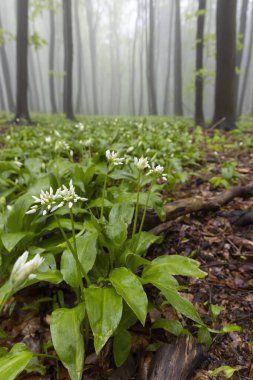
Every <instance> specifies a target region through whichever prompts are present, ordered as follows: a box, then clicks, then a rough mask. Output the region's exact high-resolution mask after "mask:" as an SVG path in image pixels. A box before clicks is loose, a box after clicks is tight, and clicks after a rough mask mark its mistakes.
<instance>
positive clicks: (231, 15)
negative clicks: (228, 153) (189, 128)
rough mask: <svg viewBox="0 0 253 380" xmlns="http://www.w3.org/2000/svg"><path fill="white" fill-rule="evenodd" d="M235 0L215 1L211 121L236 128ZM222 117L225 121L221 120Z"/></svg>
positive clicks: (229, 127) (223, 126)
mask: <svg viewBox="0 0 253 380" xmlns="http://www.w3.org/2000/svg"><path fill="white" fill-rule="evenodd" d="M236 5H237V1H236V0H217V10H216V78H215V100H214V102H215V110H214V117H213V123H217V122H218V123H219V125H220V128H222V129H224V130H231V129H233V128H235V119H236V108H235V85H236V83H235V59H236ZM223 118H225V120H224V121H222V119H223Z"/></svg>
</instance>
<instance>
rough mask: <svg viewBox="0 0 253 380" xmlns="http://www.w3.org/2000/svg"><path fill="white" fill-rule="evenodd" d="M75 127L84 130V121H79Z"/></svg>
mask: <svg viewBox="0 0 253 380" xmlns="http://www.w3.org/2000/svg"><path fill="white" fill-rule="evenodd" d="M75 127H76V128H77V129H79V130H80V131H83V130H84V125H83V123H77V124H76V125H75Z"/></svg>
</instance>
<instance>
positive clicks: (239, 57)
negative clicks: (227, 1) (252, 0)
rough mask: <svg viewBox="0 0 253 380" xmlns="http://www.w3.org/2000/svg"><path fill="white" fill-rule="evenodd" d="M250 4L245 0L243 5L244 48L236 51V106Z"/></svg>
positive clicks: (240, 31) (242, 35)
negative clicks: (237, 71)
mask: <svg viewBox="0 0 253 380" xmlns="http://www.w3.org/2000/svg"><path fill="white" fill-rule="evenodd" d="M248 5H249V0H243V2H242V7H241V15H240V29H239V34H240V36H241V41H240V42H241V44H242V48H241V49H239V50H237V52H236V67H237V69H238V70H239V74H237V75H236V77H235V88H236V106H237V105H238V104H237V102H238V97H239V94H238V92H239V81H240V72H241V63H242V56H243V53H244V51H245V46H244V43H245V32H246V26H247V11H248Z"/></svg>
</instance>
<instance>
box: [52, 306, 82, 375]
mask: <svg viewBox="0 0 253 380" xmlns="http://www.w3.org/2000/svg"><path fill="white" fill-rule="evenodd" d="M84 316H85V306H84V304H79V305H78V306H77V307H75V308H73V309H66V308H60V309H56V310H55V311H54V312H53V313H52V320H51V324H50V330H51V335H52V341H53V345H54V348H55V351H56V352H57V354H58V356H59V358H60V359H61V361H62V364H63V365H64V366H65V367H66V368H67V370H68V372H69V375H70V378H71V380H81V379H82V373H83V365H84V353H85V352H84V339H83V335H82V334H81V323H82V321H83V319H84Z"/></svg>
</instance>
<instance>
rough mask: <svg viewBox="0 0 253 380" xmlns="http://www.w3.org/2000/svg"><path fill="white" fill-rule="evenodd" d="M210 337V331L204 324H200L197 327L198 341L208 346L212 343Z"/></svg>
mask: <svg viewBox="0 0 253 380" xmlns="http://www.w3.org/2000/svg"><path fill="white" fill-rule="evenodd" d="M212 342H213V341H212V337H211V334H210V332H209V331H208V328H206V327H205V326H202V327H200V328H199V329H198V343H200V344H205V345H206V346H207V347H208V348H209V347H210V346H211V344H212Z"/></svg>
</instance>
